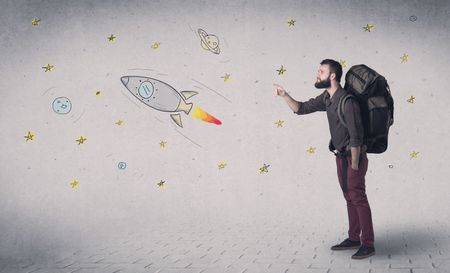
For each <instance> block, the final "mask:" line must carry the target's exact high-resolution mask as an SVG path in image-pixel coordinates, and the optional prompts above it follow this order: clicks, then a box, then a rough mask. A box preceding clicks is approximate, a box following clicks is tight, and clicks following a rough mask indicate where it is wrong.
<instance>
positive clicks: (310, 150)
mask: <svg viewBox="0 0 450 273" xmlns="http://www.w3.org/2000/svg"><path fill="white" fill-rule="evenodd" d="M315 151H316V148H315V147H312V146H309V148H308V149H307V150H306V152H308V153H309V154H313V153H314V152H315Z"/></svg>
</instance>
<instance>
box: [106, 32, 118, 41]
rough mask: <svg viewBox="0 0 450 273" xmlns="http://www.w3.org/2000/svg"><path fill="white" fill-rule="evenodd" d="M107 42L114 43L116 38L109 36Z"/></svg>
mask: <svg viewBox="0 0 450 273" xmlns="http://www.w3.org/2000/svg"><path fill="white" fill-rule="evenodd" d="M107 38H108V41H109V42H114V40H115V39H116V38H117V37H116V36H114V35H113V34H111V36H109V37H107Z"/></svg>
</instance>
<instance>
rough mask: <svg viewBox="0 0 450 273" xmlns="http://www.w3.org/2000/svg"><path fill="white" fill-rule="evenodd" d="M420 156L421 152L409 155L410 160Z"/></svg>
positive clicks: (413, 152)
mask: <svg viewBox="0 0 450 273" xmlns="http://www.w3.org/2000/svg"><path fill="white" fill-rule="evenodd" d="M418 155H419V152H416V151H412V152H411V153H410V154H409V156H410V159H413V158H417V156H418Z"/></svg>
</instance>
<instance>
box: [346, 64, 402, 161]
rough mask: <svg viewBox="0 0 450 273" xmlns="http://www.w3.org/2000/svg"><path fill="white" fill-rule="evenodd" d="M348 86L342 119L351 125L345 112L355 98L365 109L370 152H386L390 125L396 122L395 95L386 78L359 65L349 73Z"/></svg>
mask: <svg viewBox="0 0 450 273" xmlns="http://www.w3.org/2000/svg"><path fill="white" fill-rule="evenodd" d="M344 89H345V90H347V92H348V94H347V95H345V96H342V97H341V99H340V100H339V105H338V116H339V120H340V121H341V123H342V124H343V125H344V126H345V127H347V124H346V123H345V120H344V117H343V115H342V113H343V112H344V111H343V110H344V103H345V102H346V101H347V100H348V99H351V98H355V99H356V100H357V101H358V102H359V107H360V110H361V116H362V122H363V126H364V144H365V145H366V146H367V152H368V153H374V154H380V153H383V152H384V151H386V149H387V146H388V134H389V127H390V126H391V125H392V124H393V123H394V99H393V98H392V95H391V91H390V89H389V85H388V83H387V81H386V79H385V78H384V77H383V76H381V75H380V74H378V73H377V72H376V71H375V70H373V69H371V68H369V67H367V66H366V65H363V64H360V65H355V66H352V67H351V68H350V70H349V71H348V72H347V74H346V75H345V85H344Z"/></svg>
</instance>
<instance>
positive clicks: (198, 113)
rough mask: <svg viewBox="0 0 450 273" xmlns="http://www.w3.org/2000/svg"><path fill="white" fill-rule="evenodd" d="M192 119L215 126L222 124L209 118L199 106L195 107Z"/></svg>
mask: <svg viewBox="0 0 450 273" xmlns="http://www.w3.org/2000/svg"><path fill="white" fill-rule="evenodd" d="M192 117H194V118H197V119H200V120H203V121H205V122H209V123H214V124H217V125H220V124H222V122H221V121H220V120H218V119H216V118H215V117H213V116H211V115H210V114H208V113H207V112H205V111H204V110H203V109H202V108H200V107H199V106H195V108H194V112H193V113H192Z"/></svg>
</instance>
